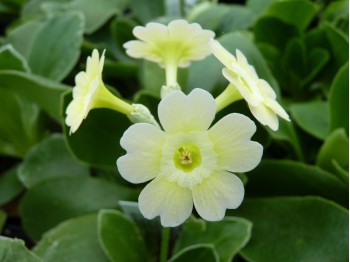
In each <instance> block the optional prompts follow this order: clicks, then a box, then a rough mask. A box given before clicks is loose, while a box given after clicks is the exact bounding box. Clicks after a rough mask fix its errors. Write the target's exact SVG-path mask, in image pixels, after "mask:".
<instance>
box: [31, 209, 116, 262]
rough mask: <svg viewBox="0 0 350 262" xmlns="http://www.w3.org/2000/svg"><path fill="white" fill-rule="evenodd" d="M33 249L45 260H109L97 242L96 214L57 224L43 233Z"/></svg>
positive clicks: (104, 261)
mask: <svg viewBox="0 0 350 262" xmlns="http://www.w3.org/2000/svg"><path fill="white" fill-rule="evenodd" d="M33 251H34V253H35V254H37V255H38V256H39V257H41V258H42V259H43V260H44V261H45V262H62V261H74V262H97V261H98V262H109V259H108V258H107V257H106V255H105V254H104V252H103V250H102V248H101V246H100V245H99V243H98V236H97V216H96V214H89V215H84V216H80V217H77V218H72V219H69V220H66V221H64V222H63V223H61V224H59V225H57V226H56V227H54V228H52V229H51V230H50V231H48V232H46V233H45V234H44V236H43V238H42V239H41V240H40V242H39V243H38V244H37V245H36V246H35V248H34V250H33Z"/></svg>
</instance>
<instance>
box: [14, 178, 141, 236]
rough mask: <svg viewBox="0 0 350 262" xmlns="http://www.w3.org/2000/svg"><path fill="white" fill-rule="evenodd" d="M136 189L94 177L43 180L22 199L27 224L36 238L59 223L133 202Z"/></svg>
mask: <svg viewBox="0 0 350 262" xmlns="http://www.w3.org/2000/svg"><path fill="white" fill-rule="evenodd" d="M134 198H135V193H134V191H133V190H131V189H128V188H125V187H122V186H119V185H118V184H115V183H111V182H108V181H105V180H102V179H96V178H91V177H80V176H79V177H61V178H52V179H49V180H46V181H43V182H41V183H39V184H37V185H35V186H34V187H32V188H31V189H30V190H29V191H28V192H27V193H26V194H25V195H24V197H23V198H22V202H21V206H20V211H21V215H22V219H23V225H24V228H25V229H26V231H27V233H28V234H29V235H30V236H31V237H32V238H33V239H39V238H40V236H41V235H42V234H43V233H44V232H45V231H47V230H48V229H50V228H52V227H53V226H55V225H56V224H58V223H59V222H61V221H63V220H66V219H68V218H71V217H75V216H78V215H81V214H84V213H88V212H94V211H97V210H100V209H102V208H115V207H117V206H118V201H119V200H122V199H123V200H133V199H134Z"/></svg>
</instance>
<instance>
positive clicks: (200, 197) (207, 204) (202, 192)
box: [192, 171, 244, 221]
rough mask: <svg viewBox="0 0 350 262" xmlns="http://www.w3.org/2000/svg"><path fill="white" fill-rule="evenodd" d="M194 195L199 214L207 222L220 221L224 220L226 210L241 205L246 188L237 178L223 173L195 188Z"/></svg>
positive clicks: (211, 177)
mask: <svg viewBox="0 0 350 262" xmlns="http://www.w3.org/2000/svg"><path fill="white" fill-rule="evenodd" d="M192 194H193V201H194V206H195V208H196V210H197V212H198V214H199V215H200V216H201V217H202V218H204V219H205V220H208V221H219V220H222V219H223V218H224V216H225V211H226V209H234V208H237V207H239V206H240V205H241V203H242V201H243V198H244V187H243V183H242V181H241V180H240V179H239V178H238V177H237V176H235V175H234V174H231V173H229V172H225V171H221V172H219V173H217V174H213V175H212V176H210V177H209V178H207V179H206V180H205V181H204V182H203V183H202V184H200V185H197V186H195V187H194V188H193V190H192Z"/></svg>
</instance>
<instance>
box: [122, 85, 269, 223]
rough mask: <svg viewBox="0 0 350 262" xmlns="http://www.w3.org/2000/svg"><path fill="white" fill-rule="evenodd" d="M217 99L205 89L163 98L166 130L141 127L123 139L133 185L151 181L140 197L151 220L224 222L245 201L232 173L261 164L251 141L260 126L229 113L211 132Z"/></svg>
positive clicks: (257, 147) (125, 175) (125, 168)
mask: <svg viewBox="0 0 350 262" xmlns="http://www.w3.org/2000/svg"><path fill="white" fill-rule="evenodd" d="M215 111H216V104H215V100H214V98H213V97H212V96H211V95H210V94H209V93H208V92H207V91H204V90H202V89H194V90H193V91H192V92H191V93H190V94H189V95H188V96H186V95H185V94H184V93H182V92H181V91H174V92H172V93H171V94H169V95H168V96H166V97H165V98H164V99H162V100H161V102H160V103H159V106H158V116H159V119H160V122H161V125H162V126H163V129H164V131H163V130H161V129H159V128H156V127H154V126H152V125H150V124H145V123H139V124H135V125H132V126H131V127H129V129H127V130H126V131H125V133H124V135H123V137H122V138H121V141H120V143H121V146H122V147H123V148H124V149H125V150H126V151H127V153H126V155H124V156H122V157H120V158H119V159H118V160H117V166H118V169H119V172H120V174H121V175H122V177H123V178H124V179H126V180H128V181H129V182H131V183H144V182H146V181H149V180H152V181H151V182H150V183H149V184H147V185H146V187H145V188H144V189H143V191H142V192H141V194H140V196H139V208H140V211H141V213H142V214H143V216H144V217H146V218H147V219H153V218H154V217H156V216H160V218H161V223H162V225H163V226H164V227H173V226H178V225H180V224H181V223H183V222H184V221H185V220H186V219H187V218H188V217H189V216H190V214H191V213H192V209H193V204H194V206H195V208H196V210H197V212H198V214H199V215H200V216H201V217H202V218H204V219H206V220H209V221H218V220H221V219H223V217H224V215H225V211H226V209H228V208H237V207H238V206H239V205H240V204H241V202H242V201H243V196H244V187H243V184H242V182H241V180H240V179H239V178H238V177H237V176H236V175H234V174H232V173H230V172H247V171H250V170H252V169H253V168H255V167H256V166H257V165H258V163H259V162H260V160H261V156H262V151H263V148H262V146H261V145H260V144H259V143H257V142H254V141H251V140H250V139H251V137H252V135H253V134H254V132H255V131H256V126H255V124H254V122H253V121H251V120H250V119H249V118H247V117H246V116H243V115H241V114H229V115H227V116H225V117H224V118H222V119H221V120H220V121H218V122H217V123H216V124H215V125H214V126H212V127H211V128H209V127H210V125H211V123H212V121H213V120H214V117H215Z"/></svg>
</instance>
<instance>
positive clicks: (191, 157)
mask: <svg viewBox="0 0 350 262" xmlns="http://www.w3.org/2000/svg"><path fill="white" fill-rule="evenodd" d="M173 160H174V164H175V167H176V168H177V169H180V170H182V171H184V172H186V173H188V172H191V171H192V170H193V169H195V168H196V167H198V166H199V165H200V164H201V163H202V157H201V153H200V150H199V149H198V147H197V146H195V145H193V144H185V145H182V146H180V147H179V148H178V149H176V150H175V152H174V158H173Z"/></svg>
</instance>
